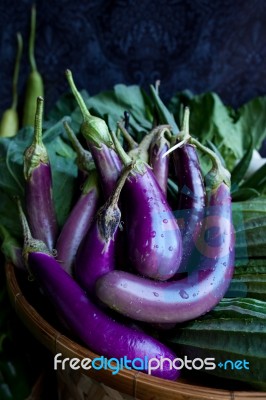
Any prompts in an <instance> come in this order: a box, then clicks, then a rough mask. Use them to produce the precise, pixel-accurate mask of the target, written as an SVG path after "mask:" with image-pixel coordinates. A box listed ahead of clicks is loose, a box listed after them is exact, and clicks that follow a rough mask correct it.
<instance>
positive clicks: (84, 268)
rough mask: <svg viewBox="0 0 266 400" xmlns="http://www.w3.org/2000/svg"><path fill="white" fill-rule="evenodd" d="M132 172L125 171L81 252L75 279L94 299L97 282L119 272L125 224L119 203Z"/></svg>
mask: <svg viewBox="0 0 266 400" xmlns="http://www.w3.org/2000/svg"><path fill="white" fill-rule="evenodd" d="M131 168H132V167H131V166H129V167H128V168H126V169H125V170H124V171H123V173H122V175H121V177H120V179H119V181H118V183H117V186H116V188H115V190H114V193H113V194H112V195H111V196H110V198H109V199H108V200H107V201H106V203H105V204H104V205H103V206H102V207H101V208H100V209H99V211H98V212H97V215H96V217H95V218H94V220H93V222H92V225H91V227H90V229H89V231H88V233H87V234H86V236H85V238H84V240H83V242H82V244H81V245H80V247H79V249H78V252H77V256H76V259H75V278H76V279H77V281H78V282H79V284H80V286H81V287H82V288H83V289H84V290H86V292H87V293H88V295H89V296H91V297H94V286H95V283H96V281H97V279H98V278H99V277H101V276H103V275H104V274H106V273H107V272H109V271H112V270H114V269H115V239H116V236H117V233H118V232H119V231H118V227H119V224H120V220H121V212H120V209H119V207H118V201H119V197H120V193H121V190H122V188H123V186H124V183H125V180H126V179H127V176H128V174H129V173H130V170H131Z"/></svg>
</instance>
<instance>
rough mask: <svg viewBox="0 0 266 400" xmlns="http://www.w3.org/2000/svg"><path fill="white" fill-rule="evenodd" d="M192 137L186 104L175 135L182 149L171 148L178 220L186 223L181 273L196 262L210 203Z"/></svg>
mask: <svg viewBox="0 0 266 400" xmlns="http://www.w3.org/2000/svg"><path fill="white" fill-rule="evenodd" d="M189 139H190V134H189V108H188V107H186V108H185V112H184V121H183V127H182V130H181V132H180V133H179V135H178V136H176V137H175V141H176V144H177V146H178V148H176V149H175V150H174V151H173V149H174V148H175V147H176V146H174V147H172V148H171V151H172V153H171V154H172V158H173V166H174V171H175V175H174V177H173V179H174V180H175V182H176V183H177V185H178V187H179V192H178V194H177V205H176V207H175V210H176V215H177V217H178V220H180V221H182V222H183V223H182V224H180V225H181V226H182V229H181V234H182V242H183V257H182V261H181V264H180V267H179V270H178V273H183V272H189V271H190V269H191V268H192V267H193V264H195V260H194V259H193V258H194V257H195V254H194V252H193V250H194V240H193V236H194V232H195V229H196V227H197V226H198V225H199V224H201V223H202V222H203V218H204V212H205V206H206V190H205V185H204V179H203V176H202V172H201V168H200V163H199V158H198V154H197V150H196V148H195V146H194V145H193V144H191V143H189ZM180 145H181V146H180ZM166 154H167V153H166Z"/></svg>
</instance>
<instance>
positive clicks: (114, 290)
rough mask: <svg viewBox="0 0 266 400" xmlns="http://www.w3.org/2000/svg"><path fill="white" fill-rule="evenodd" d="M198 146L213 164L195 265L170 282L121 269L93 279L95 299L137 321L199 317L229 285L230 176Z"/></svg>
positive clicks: (231, 258) (231, 261) (231, 234)
mask: <svg viewBox="0 0 266 400" xmlns="http://www.w3.org/2000/svg"><path fill="white" fill-rule="evenodd" d="M195 143H196V141H194V140H193V144H195ZM197 145H198V144H197ZM199 147H200V148H201V150H202V149H203V148H204V149H205V150H206V152H207V151H208V153H209V154H210V156H211V157H212V160H213V168H212V169H211V171H210V172H209V173H208V174H207V176H206V182H208V187H209V192H208V203H207V204H208V206H207V207H206V213H205V218H204V221H203V226H202V227H201V226H200V224H199V226H198V227H196V229H195V236H194V243H195V246H196V247H197V249H198V251H199V253H200V257H199V260H198V265H197V270H194V271H193V272H192V273H191V274H189V275H188V276H187V277H185V278H183V279H180V280H178V281H172V282H155V281H152V280H149V279H145V278H143V277H139V276H134V275H133V274H130V273H127V272H124V271H113V272H110V273H108V274H106V275H105V276H103V277H102V278H100V279H99V280H98V281H97V284H96V294H97V296H98V297H99V299H100V300H101V301H102V302H103V303H105V304H106V305H108V306H109V307H110V308H113V309H115V310H116V311H118V312H120V313H121V314H123V315H126V316H128V317H130V318H133V319H135V320H139V321H146V322H152V323H180V322H184V321H189V320H192V319H194V318H198V317H199V316H201V315H203V314H205V313H206V312H208V311H210V310H211V309H212V308H213V307H215V305H216V304H218V302H219V301H220V300H221V299H222V298H223V296H224V294H225V293H226V291H227V289H228V286H229V284H230V281H231V278H232V275H233V271H234V228H233V225H232V210H231V196H230V178H229V176H228V171H226V170H225V169H224V168H223V167H222V165H221V163H220V161H219V160H217V157H216V156H215V154H214V153H213V152H211V151H210V150H207V149H206V148H205V147H204V146H201V145H200V144H199ZM205 150H204V151H205Z"/></svg>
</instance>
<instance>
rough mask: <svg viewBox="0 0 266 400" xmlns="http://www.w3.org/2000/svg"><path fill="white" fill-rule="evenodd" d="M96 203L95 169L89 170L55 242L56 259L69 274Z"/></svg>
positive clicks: (95, 209)
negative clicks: (78, 195)
mask: <svg viewBox="0 0 266 400" xmlns="http://www.w3.org/2000/svg"><path fill="white" fill-rule="evenodd" d="M98 203H99V188H98V175H97V173H96V171H91V172H90V175H89V177H88V178H87V180H86V182H85V183H84V185H83V188H82V193H81V195H80V197H79V199H78V201H77V202H76V204H75V206H74V207H73V209H72V211H71V213H70V214H69V216H68V218H67V220H66V222H65V224H64V226H63V228H62V230H61V232H60V235H59V237H58V239H57V242H56V251H57V260H58V261H59V262H60V264H61V265H62V267H63V268H64V269H65V270H66V271H67V272H68V273H69V274H71V275H72V274H73V271H72V268H73V263H74V259H75V256H76V253H77V250H78V248H79V245H80V243H81V242H82V240H83V238H84V237H85V235H86V233H87V232H88V230H89V228H90V226H91V223H92V220H93V218H94V215H95V213H96V211H97V209H98Z"/></svg>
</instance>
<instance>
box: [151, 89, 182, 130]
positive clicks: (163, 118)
mask: <svg viewBox="0 0 266 400" xmlns="http://www.w3.org/2000/svg"><path fill="white" fill-rule="evenodd" d="M150 89H151V95H152V98H153V101H154V103H155V106H156V109H157V111H158V114H159V118H160V124H169V125H171V127H172V131H173V134H174V135H177V134H178V132H179V128H178V126H177V124H176V122H175V119H174V116H173V114H172V113H171V112H170V111H169V110H168V108H167V107H166V106H165V105H164V103H163V102H162V100H161V98H160V96H159V94H158V93H157V92H156V90H155V88H154V86H152V85H150Z"/></svg>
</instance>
